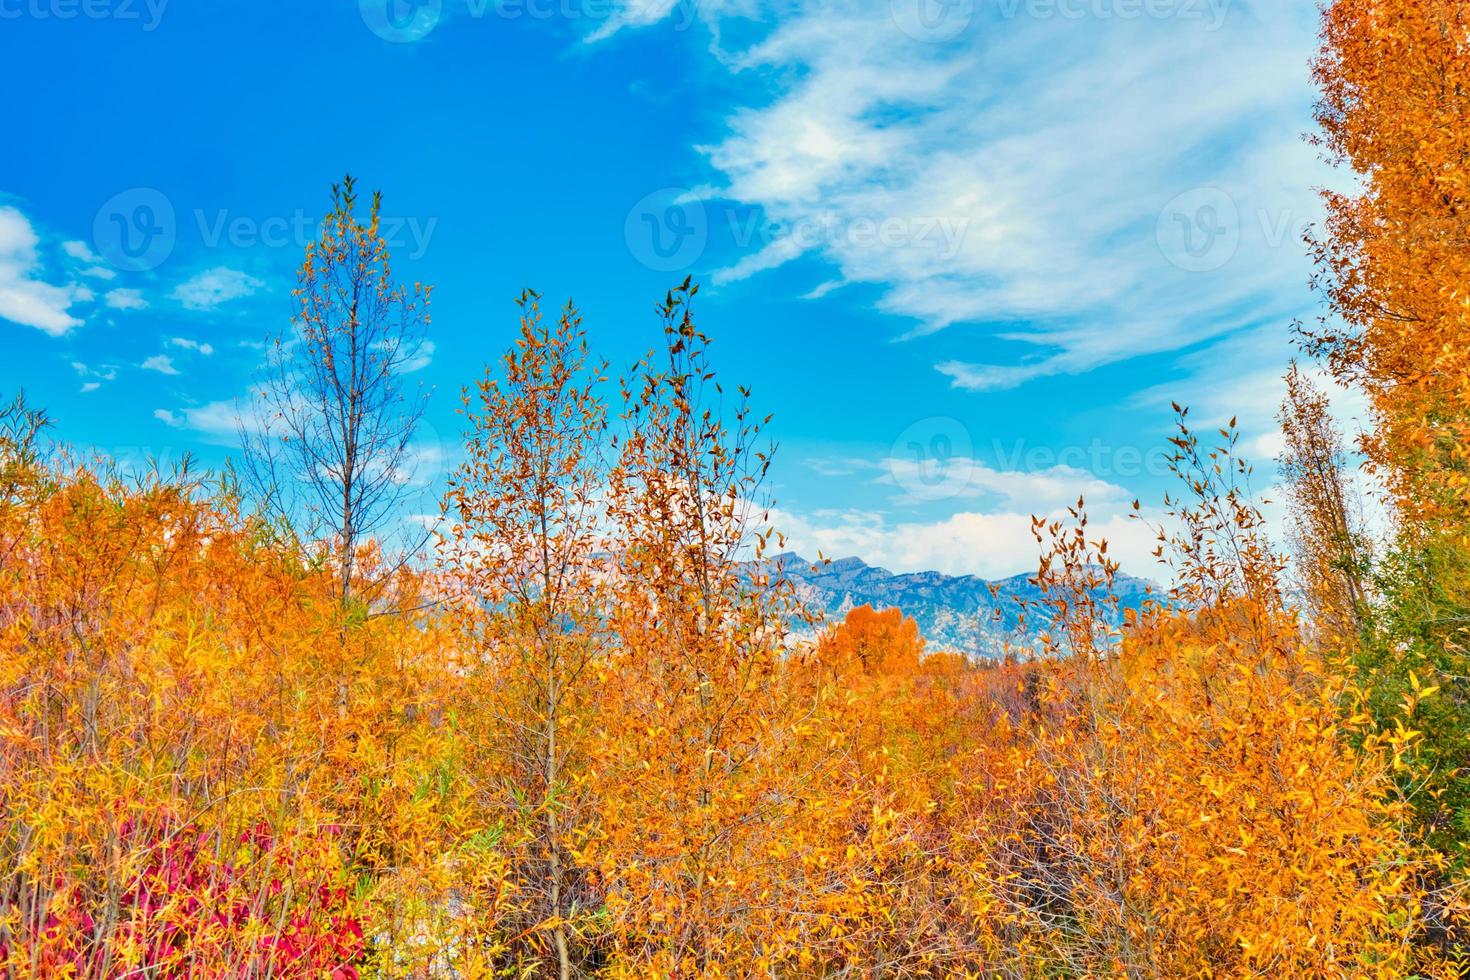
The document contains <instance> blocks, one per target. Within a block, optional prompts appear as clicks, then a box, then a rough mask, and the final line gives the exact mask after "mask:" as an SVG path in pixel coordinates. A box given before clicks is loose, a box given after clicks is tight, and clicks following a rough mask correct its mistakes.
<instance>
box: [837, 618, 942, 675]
mask: <svg viewBox="0 0 1470 980" xmlns="http://www.w3.org/2000/svg"><path fill="white" fill-rule="evenodd" d="M816 655H817V657H818V658H819V659H820V660H821V661H823V662H824V663H826V664H829V665H830V666H832V667H833V668H834V669H836V670H838V671H841V672H847V671H857V672H858V673H864V674H899V673H902V674H914V673H917V672H918V669H919V662H920V661H921V660H922V659H923V656H924V640H923V637H921V636H920V635H919V624H918V623H917V622H915V621H914V620H913V619H912V618H910V617H908V616H905V615H904V614H903V610H901V609H884V610H882V611H881V612H880V611H878V610H875V609H874V608H873V607H872V606H856V607H854V608H853V609H850V610H849V611H848V613H847V616H846V617H845V618H844V619H843V620H842V622H840V623H838V624H837V625H835V626H833V627H832V628H831V629H830V630H828V631H827V633H825V634H824V635H823V636H822V638H821V641H820V642H819V643H818V645H817V653H816Z"/></svg>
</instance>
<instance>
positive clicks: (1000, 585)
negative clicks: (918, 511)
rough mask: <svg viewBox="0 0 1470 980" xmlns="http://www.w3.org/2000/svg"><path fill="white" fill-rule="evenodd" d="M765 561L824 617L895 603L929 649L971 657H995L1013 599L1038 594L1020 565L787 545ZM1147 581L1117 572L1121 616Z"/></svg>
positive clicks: (1012, 613) (1014, 621)
mask: <svg viewBox="0 0 1470 980" xmlns="http://www.w3.org/2000/svg"><path fill="white" fill-rule="evenodd" d="M763 564H765V565H766V566H767V567H769V568H771V569H780V571H781V572H783V573H784V574H785V576H786V577H787V578H788V579H789V580H790V581H791V582H792V584H793V585H794V586H795V587H796V592H797V595H798V597H800V598H801V599H802V600H803V601H804V602H806V603H807V604H808V605H809V606H810V607H811V608H812V609H814V610H816V611H820V612H821V613H823V614H824V616H825V618H826V620H827V622H828V623H833V622H838V621H841V619H842V618H843V617H844V616H846V615H847V612H848V610H850V609H853V608H855V607H857V606H862V605H869V606H873V607H874V608H876V609H890V608H898V609H901V610H903V612H904V614H905V615H907V616H912V617H913V618H914V620H915V621H916V622H917V623H918V624H919V632H920V633H921V634H922V635H923V636H924V639H925V641H926V642H927V643H928V645H929V646H930V648H931V649H935V650H949V651H952V652H955V653H962V654H965V655H967V656H970V657H977V658H995V657H999V656H1001V655H1002V654H1003V653H1004V652H1005V648H1006V644H1007V640H1008V639H1010V638H1012V637H1013V636H1014V635H1015V632H1016V630H1017V627H1018V626H1019V624H1020V611H1021V607H1020V604H1019V601H1018V600H1025V601H1033V602H1034V601H1036V600H1039V599H1040V598H1041V597H1042V591H1041V589H1040V588H1039V587H1038V586H1037V585H1035V584H1034V583H1033V582H1032V576H1031V574H1029V573H1026V572H1022V573H1020V574H1017V575H1012V576H1008V577H1006V578H1001V579H985V578H981V577H980V576H978V575H950V574H947V573H945V572H938V571H921V572H892V571H890V570H888V569H886V568H883V567H881V566H878V565H870V564H868V563H867V562H866V561H864V560H863V559H861V558H859V557H857V556H855V555H849V556H846V557H844V558H837V559H832V560H829V561H826V562H822V563H817V562H812V561H808V560H807V559H806V558H803V557H802V556H801V555H799V554H797V553H796V552H792V551H787V552H782V553H781V554H779V555H775V556H773V557H771V558H769V559H767V560H766V561H765V562H764V563H763ZM1152 588H1153V583H1151V582H1149V581H1148V580H1147V579H1142V578H1138V577H1137V576H1133V575H1128V574H1126V573H1123V572H1119V573H1118V574H1117V577H1116V579H1115V581H1114V593H1115V594H1116V595H1117V597H1118V605H1119V613H1120V615H1121V613H1122V611H1124V610H1127V609H1136V608H1138V607H1139V606H1140V605H1141V604H1142V603H1143V601H1144V600H1145V599H1146V598H1147V597H1148V596H1149V594H1150V589H1152Z"/></svg>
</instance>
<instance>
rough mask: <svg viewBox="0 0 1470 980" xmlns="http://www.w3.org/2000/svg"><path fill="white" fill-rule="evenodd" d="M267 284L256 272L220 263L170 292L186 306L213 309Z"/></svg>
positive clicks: (193, 308) (192, 308)
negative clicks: (253, 274)
mask: <svg viewBox="0 0 1470 980" xmlns="http://www.w3.org/2000/svg"><path fill="white" fill-rule="evenodd" d="M264 286H265V283H263V282H261V281H260V280H259V279H256V278H255V277H254V276H251V275H249V274H247V273H244V272H241V271H240V270H238V269H228V268H225V267H224V266H219V267H216V268H213V269H207V270H205V271H204V272H201V273H199V274H198V275H196V276H194V277H192V278H190V279H188V280H186V281H185V282H181V283H179V285H177V286H175V287H174V290H173V293H172V294H171V295H172V296H173V298H174V299H175V300H177V301H178V302H179V303H180V304H181V305H182V306H183V307H184V308H185V309H189V310H213V309H217V308H218V307H220V306H222V305H223V304H225V303H228V302H230V301H232V300H237V299H243V298H244V297H246V296H250V295H251V294H253V293H255V292H256V291H258V290H260V289H262V288H264Z"/></svg>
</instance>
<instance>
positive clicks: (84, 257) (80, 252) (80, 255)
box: [61, 242, 102, 265]
mask: <svg viewBox="0 0 1470 980" xmlns="http://www.w3.org/2000/svg"><path fill="white" fill-rule="evenodd" d="M61 250H62V251H63V252H65V253H66V254H67V255H69V256H71V257H72V258H74V259H76V260H77V261H78V262H91V263H92V264H94V265H95V264H97V263H99V262H101V261H102V257H101V256H99V255H98V254H97V253H96V252H94V251H92V246H90V245H88V244H87V243H86V242H62V243H61Z"/></svg>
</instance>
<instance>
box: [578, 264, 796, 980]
mask: <svg viewBox="0 0 1470 980" xmlns="http://www.w3.org/2000/svg"><path fill="white" fill-rule="evenodd" d="M697 291H698V286H695V285H692V284H691V283H689V282H688V281H687V280H686V281H685V283H683V284H682V285H680V286H679V287H677V288H676V289H674V290H672V291H671V292H670V293H669V294H668V296H667V297H666V298H665V300H664V302H663V303H662V304H661V305H660V307H659V316H660V320H661V322H662V326H663V333H664V344H663V347H662V348H661V349H660V350H659V351H658V353H657V354H656V355H650V356H649V357H648V358H645V359H644V360H643V361H642V362H641V363H640V364H639V365H638V366H637V367H636V369H635V371H634V372H633V373H632V375H631V376H630V377H628V378H625V379H624V381H623V383H622V387H623V395H624V411H623V414H622V417H621V420H620V422H621V430H620V431H619V433H618V438H619V445H618V457H617V460H616V462H615V464H614V466H613V468H612V472H611V475H610V481H609V497H608V512H609V520H610V523H611V526H612V540H613V542H614V543H615V553H614V555H613V558H614V561H615V563H616V567H615V576H616V577H615V584H614V586H613V588H614V589H615V594H614V596H613V597H612V600H611V602H610V607H609V613H610V623H609V625H610V626H611V628H612V630H613V632H614V642H615V644H616V650H615V652H614V655H613V656H612V657H611V658H610V659H609V661H608V662H607V663H606V664H605V666H604V668H603V671H602V681H601V683H602V690H603V691H604V694H605V696H606V698H607V700H606V702H605V704H604V715H603V717H604V718H605V719H606V724H605V725H604V729H603V732H604V734H603V738H602V739H601V741H600V748H599V753H598V759H597V764H596V769H597V772H596V781H595V782H596V786H597V788H598V794H599V801H598V802H599V808H600V815H601V819H602V826H601V828H600V830H599V833H600V837H599V839H598V840H597V841H596V842H595V853H597V854H598V855H599V861H598V873H599V878H600V880H601V881H602V882H603V885H604V889H605V891H606V894H607V902H608V908H609V912H610V913H611V915H612V918H613V920H614V922H615V923H616V924H617V925H616V927H615V930H616V933H617V936H618V937H619V938H618V939H617V940H616V957H617V959H618V961H620V962H622V963H624V964H625V967H624V968H625V969H630V970H635V971H636V972H638V973H640V974H646V973H647V972H648V971H650V970H653V971H658V972H673V973H677V974H679V975H699V974H701V973H704V972H709V971H719V970H721V969H726V970H728V969H731V968H733V967H734V965H735V964H737V963H742V962H750V958H752V957H755V956H756V955H757V953H756V952H755V950H757V949H758V948H759V944H760V941H761V937H762V936H768V935H769V933H768V932H767V931H766V926H764V925H763V924H762V923H763V922H768V921H769V920H768V919H766V918H764V917H765V916H768V915H774V914H776V913H777V912H778V911H779V909H780V907H781V899H780V898H779V891H780V888H781V886H782V885H783V884H785V882H784V881H783V879H782V878H781V876H780V875H778V874H773V872H772V867H771V864H770V862H771V861H772V859H773V857H772V855H771V854H770V853H768V852H767V851H766V850H765V848H766V846H767V845H768V844H769V842H770V841H772V840H775V839H779V837H780V835H781V833H782V829H781V828H782V827H783V826H784V820H785V818H786V817H787V816H788V814H789V812H790V810H791V808H792V807H793V806H794V805H795V800H796V797H795V790H794V783H793V779H794V774H793V773H792V772H791V770H790V768H789V766H790V765H791V764H792V763H793V761H794V760H793V759H792V758H791V756H790V755H789V754H788V753H789V752H790V750H791V749H792V748H793V744H794V743H792V742H791V741H790V739H789V738H788V736H789V733H790V731H791V728H792V727H793V726H797V725H800V724H801V723H802V721H803V710H802V709H801V707H800V706H792V705H788V704H785V703H783V699H782V697H781V692H782V685H781V684H780V683H779V681H780V663H781V658H782V648H783V642H784V639H785V634H786V629H787V623H788V619H787V614H788V612H790V609H791V605H792V603H791V587H790V585H789V583H788V582H786V581H785V580H784V577H782V576H781V574H780V572H779V570H771V569H770V566H768V565H766V564H764V563H760V562H759V559H760V558H761V556H762V553H763V550H764V547H765V543H766V542H767V541H768V540H770V539H771V537H772V535H773V533H774V532H772V531H770V530H769V528H768V527H766V526H765V522H764V513H765V512H764V510H763V508H762V507H761V506H760V504H759V502H758V493H759V492H760V484H761V481H762V479H763V477H764V475H765V473H766V471H767V468H768V467H769V464H770V455H769V452H768V451H766V450H765V448H764V447H763V446H762V445H761V444H760V443H759V441H758V440H759V435H760V427H761V420H759V419H758V418H757V417H756V416H755V415H754V414H753V412H752V410H751V408H750V407H749V405H748V402H747V392H746V391H745V390H744V389H740V390H739V391H738V392H730V393H728V394H727V393H726V391H725V390H724V388H723V387H722V386H721V385H720V384H719V383H718V382H717V381H716V380H715V375H714V373H713V371H712V370H711V368H710V365H709V360H708V344H709V342H708V339H707V338H706V337H705V335H704V334H702V333H701V332H700V331H699V330H698V328H697V327H696V326H695V323H694V318H693V315H692V312H691V302H692V300H693V299H694V297H695V295H696V294H697ZM747 562H754V563H755V564H747ZM773 886H774V887H775V888H776V891H774V892H773V891H772V888H773Z"/></svg>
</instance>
